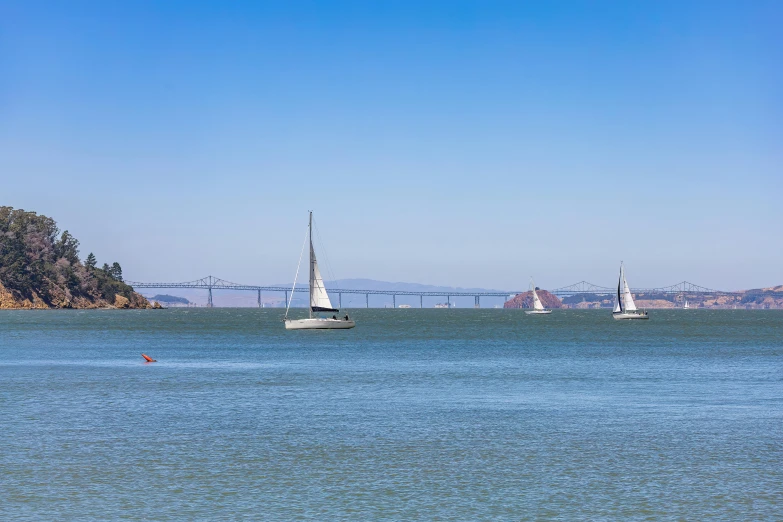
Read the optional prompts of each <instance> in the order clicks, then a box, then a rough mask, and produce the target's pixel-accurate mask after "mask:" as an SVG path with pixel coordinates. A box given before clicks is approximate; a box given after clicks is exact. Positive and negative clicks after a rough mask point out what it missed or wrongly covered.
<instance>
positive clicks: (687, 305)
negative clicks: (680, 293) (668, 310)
mask: <svg viewBox="0 0 783 522" xmlns="http://www.w3.org/2000/svg"><path fill="white" fill-rule="evenodd" d="M689 308H690V305H689V304H688V300H687V299H686V300H685V304H684V305H682V309H683V310H687V309H689Z"/></svg>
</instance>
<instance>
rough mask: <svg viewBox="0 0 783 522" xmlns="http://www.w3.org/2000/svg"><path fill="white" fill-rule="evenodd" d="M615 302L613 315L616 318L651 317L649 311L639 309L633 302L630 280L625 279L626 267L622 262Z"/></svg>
mask: <svg viewBox="0 0 783 522" xmlns="http://www.w3.org/2000/svg"><path fill="white" fill-rule="evenodd" d="M616 299H617V300H616V302H615V303H614V310H613V311H612V317H613V318H615V319H649V318H650V316H649V315H647V312H645V311H642V310H638V309H637V308H636V304H634V302H633V296H632V295H631V289H630V288H629V287H628V281H626V280H625V269H624V268H623V264H622V263H620V280H619V281H618V282H617V298H616Z"/></svg>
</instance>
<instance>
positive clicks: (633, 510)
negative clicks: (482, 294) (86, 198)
mask: <svg viewBox="0 0 783 522" xmlns="http://www.w3.org/2000/svg"><path fill="white" fill-rule="evenodd" d="M280 314H281V312H280V310H273V309H264V310H253V309H213V310H206V309H204V310H195V309H189V310H182V309H180V310H164V311H45V312H35V311H3V312H0V427H1V428H2V432H3V445H2V446H1V448H2V449H0V500H2V502H0V519H2V520H118V519H132V520H216V519H223V520H236V519H258V520H306V519H309V520H447V519H448V520H521V519H561V520H572V519H589V520H602V519H603V520H626V519H631V520H633V519H638V520H642V519H651V520H652V519H677V520H705V519H711V520H712V519H714V520H764V519H766V520H781V518H782V517H781V506H783V312H780V311H744V310H737V311H732V310H723V311H705V310H690V311H684V310H673V311H653V312H651V316H652V319H651V320H650V321H642V322H617V321H613V320H612V319H611V316H610V314H609V313H608V312H606V311H598V310H585V311H579V310H566V311H555V312H554V313H553V314H552V315H551V316H545V317H529V316H525V315H524V313H523V312H522V311H521V310H415V309H413V310H361V309H360V310H356V311H354V312H352V314H351V315H352V317H354V318H355V319H356V320H357V322H358V326H357V328H356V329H354V330H349V331H291V332H289V331H285V330H284V329H283V324H282V322H281V316H280ZM142 352H144V353H147V354H149V355H151V356H152V357H154V358H156V359H158V361H159V362H157V363H154V364H145V363H144V362H143V360H142V358H141V356H140V354H141V353H142Z"/></svg>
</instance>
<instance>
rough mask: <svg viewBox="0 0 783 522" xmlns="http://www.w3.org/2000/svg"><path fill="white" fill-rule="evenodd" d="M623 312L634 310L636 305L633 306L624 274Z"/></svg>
mask: <svg viewBox="0 0 783 522" xmlns="http://www.w3.org/2000/svg"><path fill="white" fill-rule="evenodd" d="M623 310H624V311H627V312H633V311H635V310H636V305H635V304H634V302H633V296H632V295H631V289H630V288H628V281H626V280H625V274H623Z"/></svg>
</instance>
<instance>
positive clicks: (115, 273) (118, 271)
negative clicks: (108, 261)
mask: <svg viewBox="0 0 783 522" xmlns="http://www.w3.org/2000/svg"><path fill="white" fill-rule="evenodd" d="M104 270H105V269H104ZM106 271H107V272H108V273H109V275H110V276H111V277H112V278H113V279H115V280H116V281H122V267H121V266H120V264H119V263H118V262H117V261H115V262H114V263H112V265H111V266H110V267H109V268H108V270H106Z"/></svg>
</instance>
